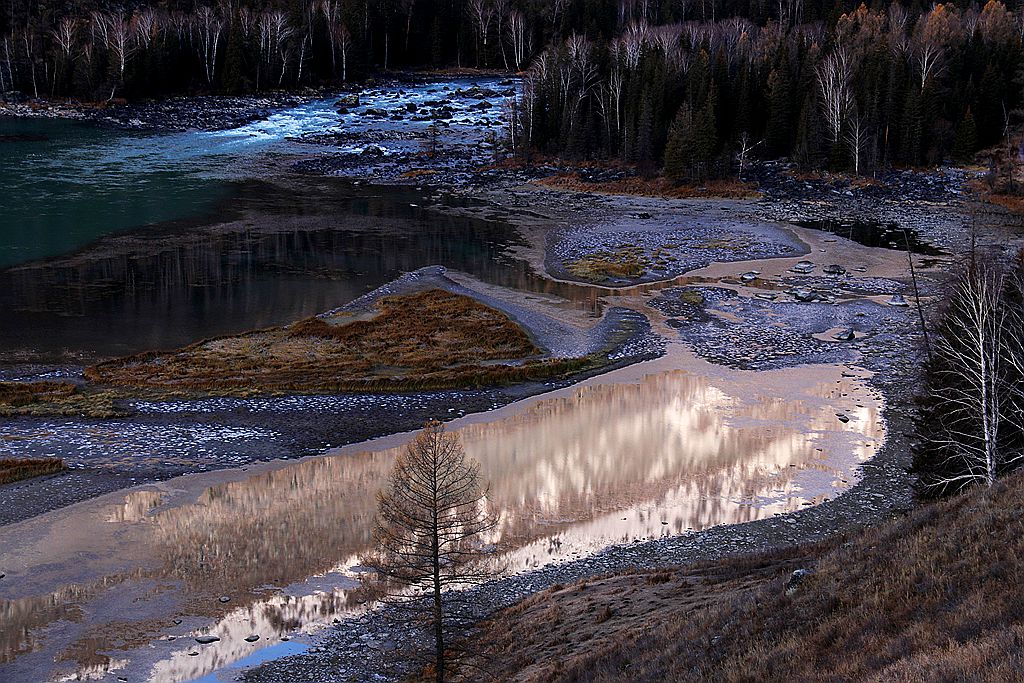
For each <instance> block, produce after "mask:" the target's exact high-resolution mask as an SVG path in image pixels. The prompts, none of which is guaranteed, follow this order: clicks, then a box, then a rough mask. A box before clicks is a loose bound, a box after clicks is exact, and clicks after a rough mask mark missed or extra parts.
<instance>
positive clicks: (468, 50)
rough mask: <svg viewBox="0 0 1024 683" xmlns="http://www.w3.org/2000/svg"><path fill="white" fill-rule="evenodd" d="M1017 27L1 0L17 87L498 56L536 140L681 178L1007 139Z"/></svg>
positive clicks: (240, 76) (79, 91)
mask: <svg viewBox="0 0 1024 683" xmlns="http://www.w3.org/2000/svg"><path fill="white" fill-rule="evenodd" d="M1022 34H1024V21H1022V16H1021V14H1020V13H1014V12H1012V11H1010V10H1009V9H1008V8H1007V7H1006V6H1005V5H1004V4H1002V3H1001V2H999V1H998V0H991V1H989V2H988V3H987V4H985V5H984V6H983V7H981V6H977V5H974V4H971V5H955V4H936V5H924V4H922V3H909V4H907V5H901V4H899V3H874V4H873V5H872V7H871V8H869V7H866V6H864V5H859V6H858V5H856V4H854V2H850V1H844V0H839V1H838V2H824V1H816V0H778V1H777V2H775V3H766V2H761V1H758V2H753V1H752V0H660V1H659V0H278V1H275V0H221V1H220V2H192V1H183V0H164V1H162V2H132V1H127V2H119V3H114V2H109V1H108V0H86V1H85V2H75V3H67V2H54V1H53V0H3V1H2V2H0V92H4V91H12V90H13V91H20V92H22V93H26V94H28V95H30V96H34V97H42V98H75V99H80V100H90V101H103V100H109V99H114V98H126V99H135V98H145V97H158V96H162V95H169V94H180V93H193V92H221V93H234V94H240V93H248V92H258V91H265V90H271V89H295V88H299V87H304V86H307V85H330V84H337V83H340V82H343V81H349V80H356V79H361V78H364V77H366V76H368V75H373V74H377V73H379V72H381V71H387V70H389V69H397V68H410V67H439V68H440V67H486V68H500V69H506V70H509V71H522V72H524V73H525V79H524V88H523V95H522V97H521V98H520V100H519V102H518V103H517V104H518V106H517V111H518V115H517V116H515V117H514V123H513V125H512V126H511V130H510V131H509V132H510V137H511V138H512V139H513V142H514V144H515V145H516V146H517V148H518V149H519V150H520V151H522V152H528V151H541V152H544V153H548V154H553V155H557V156H562V157H568V158H579V159H583V158H603V159H617V160H621V161H624V162H627V163H631V164H636V165H638V166H639V167H640V168H641V169H643V170H648V171H656V170H661V169H662V168H663V169H664V171H665V174H666V175H667V176H669V177H670V178H672V179H675V180H680V181H683V180H690V179H697V180H703V179H706V178H710V177H717V176H723V175H727V174H729V173H733V172H735V169H736V166H737V162H739V163H740V164H742V163H743V162H744V161H745V160H746V158H748V157H752V156H757V157H761V158H777V157H782V156H786V157H790V158H792V159H794V160H796V161H797V162H799V163H800V164H801V165H803V166H805V167H808V168H820V167H825V166H827V167H830V168H843V169H849V170H851V171H854V172H857V173H864V172H869V171H872V170H874V169H876V168H879V167H883V166H891V165H909V166H914V165H921V164H933V163H937V162H941V161H943V160H945V159H950V158H952V159H955V160H965V159H968V158H970V157H971V156H972V155H973V154H974V152H976V151H977V150H979V149H981V148H984V147H987V146H990V145H993V144H996V143H999V142H1003V143H1005V144H1006V146H1007V149H1008V150H1009V149H1010V148H1011V147H1012V145H1013V140H1012V138H1011V135H1010V132H1011V129H1012V127H1013V125H1014V123H1015V122H1016V119H1015V117H1016V116H1017V112H1018V110H1019V108H1020V107H1021V104H1022V102H1021V100H1022V98H1021V86H1022V80H1024V75H1022V68H1021V56H1022V51H1021V37H1022ZM1006 156H1008V157H1009V156H1013V155H1006ZM995 175H996V176H997V177H998V175H999V173H998V172H997V173H996V174H995Z"/></svg>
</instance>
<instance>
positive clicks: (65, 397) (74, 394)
mask: <svg viewBox="0 0 1024 683" xmlns="http://www.w3.org/2000/svg"><path fill="white" fill-rule="evenodd" d="M122 414H123V413H122V411H119V410H117V408H116V407H115V406H114V397H113V396H111V395H109V394H107V393H103V392H83V391H80V390H79V387H78V386H77V385H75V384H72V383H71V382H0V416H2V417H14V416H18V415H27V416H43V415H78V416H85V417H99V418H102V417H116V416H118V415H122Z"/></svg>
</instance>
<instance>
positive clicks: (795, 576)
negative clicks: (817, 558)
mask: <svg viewBox="0 0 1024 683" xmlns="http://www.w3.org/2000/svg"><path fill="white" fill-rule="evenodd" d="M813 573H814V570H813V569H797V570H795V571H794V572H793V573H792V574H790V575H789V579H787V580H786V587H785V589H786V595H793V594H794V593H796V592H797V590H799V588H800V585H801V584H802V583H803V582H804V581H806V580H807V577H808V576H810V575H812V574H813Z"/></svg>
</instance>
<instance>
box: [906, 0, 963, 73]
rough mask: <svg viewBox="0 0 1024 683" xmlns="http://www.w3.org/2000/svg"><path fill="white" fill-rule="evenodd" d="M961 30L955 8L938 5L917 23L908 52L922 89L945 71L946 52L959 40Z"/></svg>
mask: <svg viewBox="0 0 1024 683" xmlns="http://www.w3.org/2000/svg"><path fill="white" fill-rule="evenodd" d="M961 31H962V29H961V26H960V21H959V19H958V17H957V16H956V9H955V8H950V7H949V6H947V5H943V4H941V3H940V4H937V5H935V6H934V7H932V9H931V11H929V12H926V13H925V14H922V15H921V17H920V18H919V19H918V20H917V25H916V26H915V27H914V36H913V40H912V41H911V49H912V53H913V56H914V64H915V65H916V66H917V70H918V75H919V76H920V78H921V87H922V88H923V87H924V86H925V83H927V82H928V79H929V78H933V77H935V76H937V75H938V74H939V73H941V72H942V70H943V69H944V68H945V66H946V63H945V61H946V51H947V50H948V48H949V46H950V45H951V44H953V43H954V42H955V41H957V40H958V39H959V38H960V36H961Z"/></svg>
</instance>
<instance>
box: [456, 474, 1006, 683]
mask: <svg viewBox="0 0 1024 683" xmlns="http://www.w3.org/2000/svg"><path fill="white" fill-rule="evenodd" d="M1022 532H1024V477H1022V476H1020V475H1016V476H1013V477H1011V478H1009V479H1007V480H1006V481H1005V482H1001V483H999V484H997V486H996V487H995V488H993V489H992V490H985V491H982V490H975V491H973V492H971V493H968V494H965V495H962V496H959V497H956V498H953V499H950V500H946V501H943V502H940V503H934V504H929V505H924V506H921V507H920V508H918V509H917V510H915V511H914V512H913V513H911V514H909V515H908V516H906V517H904V518H901V519H898V520H895V521H892V522H890V523H888V524H885V525H883V526H880V527H877V528H874V529H869V530H866V531H863V532H861V533H860V534H858V535H855V536H853V537H850V538H846V539H838V540H835V541H833V542H831V543H829V544H827V545H822V546H815V547H809V548H795V549H791V550H788V551H784V552H780V553H776V554H770V555H761V556H749V557H742V558H737V559H733V560H727V561H723V562H718V563H713V564H704V565H699V566H691V567H683V568H678V569H675V570H672V571H663V572H658V573H649V572H648V573H634V574H625V575H616V576H610V577H606V578H602V579H599V580H594V581H590V582H584V583H580V584H576V585H572V586H565V587H562V586H558V587H555V588H554V589H552V590H549V591H546V592H544V593H540V594H538V595H535V596H533V597H531V598H529V599H527V600H525V601H524V602H522V603H520V604H518V605H516V606H514V607H512V608H510V609H508V610H505V611H504V612H501V613H499V614H498V615H496V616H495V617H494V618H493V619H492V620H490V621H489V622H487V623H486V624H485V626H484V628H483V630H482V632H481V633H479V634H478V635H477V636H476V638H475V641H474V642H473V643H472V647H471V648H470V649H471V650H473V651H478V652H481V653H483V654H482V655H481V656H479V657H477V658H475V659H474V661H473V662H471V664H472V665H479V666H484V667H485V668H487V669H489V670H490V671H491V672H492V673H493V674H494V675H495V676H496V677H497V680H507V681H602V682H603V681H607V682H611V681H624V680H629V681H652V682H653V681H708V680H714V681H737V682H738V681H823V680H828V681H922V682H923V681H966V680H971V681H992V682H996V681H999V682H1003V681H1015V680H1016V681H1019V680H1022V676H1024V674H1022V672H1024V650H1022V642H1024V597H1022V596H1021V593H1020V590H1019V586H1020V584H1021V581H1022V580H1024V564H1022V559H1024V534H1022ZM797 567H801V568H808V569H811V570H813V574H811V575H809V576H808V577H806V578H805V579H804V580H803V581H802V582H801V583H800V584H799V585H798V586H797V587H796V588H795V590H794V591H793V592H792V594H791V595H787V591H786V590H785V586H786V583H787V581H788V580H789V578H790V576H791V574H792V571H793V570H794V569H795V568H797ZM464 671H465V672H466V676H465V680H469V679H471V678H473V675H470V674H469V672H470V671H471V669H469V668H466V669H464Z"/></svg>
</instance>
